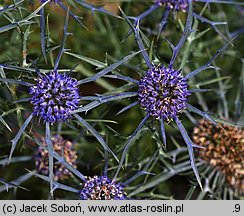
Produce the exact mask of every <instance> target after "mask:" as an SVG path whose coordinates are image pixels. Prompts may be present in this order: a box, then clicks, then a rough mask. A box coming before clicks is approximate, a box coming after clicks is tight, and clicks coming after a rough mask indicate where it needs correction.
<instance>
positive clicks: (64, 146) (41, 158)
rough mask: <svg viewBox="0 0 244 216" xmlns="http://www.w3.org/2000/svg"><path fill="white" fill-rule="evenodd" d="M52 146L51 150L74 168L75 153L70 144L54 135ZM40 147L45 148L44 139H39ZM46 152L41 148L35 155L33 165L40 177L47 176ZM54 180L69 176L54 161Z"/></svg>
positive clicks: (59, 164) (67, 171) (65, 169)
mask: <svg viewBox="0 0 244 216" xmlns="http://www.w3.org/2000/svg"><path fill="white" fill-rule="evenodd" d="M51 140H52V144H53V150H54V151H55V152H57V153H58V154H59V155H60V156H62V157H63V158H64V159H65V160H66V161H67V162H68V163H69V164H71V165H72V166H73V167H74V168H76V159H77V153H76V151H75V150H73V149H72V147H73V144H72V142H70V141H68V140H65V139H64V138H63V137H61V136H59V135H56V136H53V137H52V138H51ZM41 142H42V145H44V146H47V144H46V142H45V139H44V138H42V139H41ZM48 164H49V163H48V151H46V150H44V149H43V148H42V147H41V146H40V147H39V148H38V150H37V152H36V154H35V165H36V169H37V171H38V173H40V174H42V175H46V176H47V175H48V174H49V166H48ZM53 174H54V180H55V181H58V180H62V179H65V178H67V177H69V176H70V175H71V173H70V171H69V170H68V169H67V168H66V167H65V166H64V165H62V164H61V163H55V161H54V169H53Z"/></svg>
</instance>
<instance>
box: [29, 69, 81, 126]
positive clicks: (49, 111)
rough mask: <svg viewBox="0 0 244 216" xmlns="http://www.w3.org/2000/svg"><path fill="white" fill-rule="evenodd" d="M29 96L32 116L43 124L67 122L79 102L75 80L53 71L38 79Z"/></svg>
mask: <svg viewBox="0 0 244 216" xmlns="http://www.w3.org/2000/svg"><path fill="white" fill-rule="evenodd" d="M30 94H31V95H32V98H31V103H32V104H33V106H34V107H33V109H34V110H33V114H34V115H36V116H40V117H41V118H42V119H43V120H44V122H51V123H54V122H56V121H65V120H67V119H68V118H70V115H71V112H72V111H73V110H75V109H77V108H78V106H79V102H80V96H79V89H78V86H77V80H76V79H73V78H71V77H70V76H68V75H66V74H60V73H58V72H54V71H53V72H50V73H48V74H45V75H43V76H41V77H39V78H38V79H37V85H35V86H33V87H31V88H30Z"/></svg>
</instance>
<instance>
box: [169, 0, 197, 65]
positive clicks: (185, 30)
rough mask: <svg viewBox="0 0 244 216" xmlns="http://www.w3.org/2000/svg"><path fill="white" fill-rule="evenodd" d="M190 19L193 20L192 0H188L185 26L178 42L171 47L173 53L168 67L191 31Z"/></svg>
mask: <svg viewBox="0 0 244 216" xmlns="http://www.w3.org/2000/svg"><path fill="white" fill-rule="evenodd" d="M192 20H193V11H192V0H189V10H188V16H187V20H186V26H185V29H184V32H183V35H182V36H181V38H180V41H179V43H178V44H177V46H175V47H174V49H173V55H172V58H171V60H170V63H169V67H172V66H173V64H174V62H175V59H176V57H177V55H178V53H179V51H180V49H181V47H182V46H183V44H184V43H185V41H186V39H187V38H188V36H189V34H190V33H191V26H192Z"/></svg>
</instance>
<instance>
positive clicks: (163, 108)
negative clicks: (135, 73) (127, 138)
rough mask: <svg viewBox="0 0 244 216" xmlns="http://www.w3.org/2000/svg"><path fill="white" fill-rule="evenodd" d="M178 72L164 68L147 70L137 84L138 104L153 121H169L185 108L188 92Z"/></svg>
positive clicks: (184, 81)
mask: <svg viewBox="0 0 244 216" xmlns="http://www.w3.org/2000/svg"><path fill="white" fill-rule="evenodd" d="M187 87H188V85H187V82H186V80H185V79H184V77H183V76H182V75H181V73H180V71H178V70H174V69H173V68H172V67H171V68H166V67H164V66H161V67H154V68H151V69H149V70H148V71H147V72H146V74H145V75H144V76H143V77H142V79H141V80H140V82H139V90H138V95H139V102H140V105H141V107H142V108H143V109H144V110H146V112H147V114H148V115H150V116H152V117H154V118H155V119H163V120H166V121H171V120H172V119H174V118H175V117H176V116H178V114H179V113H181V112H182V111H183V110H184V109H185V108H186V103H187V97H188V96H189V95H190V92H189V91H188V89H187Z"/></svg>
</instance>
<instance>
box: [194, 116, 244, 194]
mask: <svg viewBox="0 0 244 216" xmlns="http://www.w3.org/2000/svg"><path fill="white" fill-rule="evenodd" d="M193 140H194V142H195V143H196V144H197V145H199V146H203V147H205V149H200V150H199V158H201V159H202V160H204V161H206V162H208V163H209V164H211V165H212V166H214V167H217V168H218V169H219V170H220V171H221V172H222V173H224V174H225V176H226V179H227V181H228V182H229V184H230V185H231V186H232V187H234V188H235V189H238V190H239V191H240V192H241V193H243V194H244V164H243V161H244V130H243V129H241V128H236V127H233V126H229V125H221V127H220V126H215V125H213V124H212V123H210V122H208V121H206V120H204V119H202V120H201V121H200V122H199V125H198V126H197V127H195V128H194V132H193Z"/></svg>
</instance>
